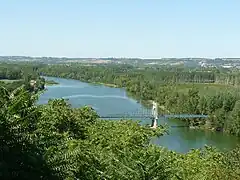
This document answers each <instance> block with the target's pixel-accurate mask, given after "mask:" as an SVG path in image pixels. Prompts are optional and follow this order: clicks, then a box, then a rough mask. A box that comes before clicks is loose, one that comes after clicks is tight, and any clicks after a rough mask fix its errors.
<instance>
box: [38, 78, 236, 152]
mask: <svg viewBox="0 0 240 180" xmlns="http://www.w3.org/2000/svg"><path fill="white" fill-rule="evenodd" d="M47 79H49V80H54V81H56V82H58V83H59V84H58V85H53V86H47V89H48V90H47V91H46V92H45V93H44V94H42V95H41V97H40V99H39V101H38V103H39V104H44V103H47V102H48V100H49V99H55V98H65V99H68V101H69V102H70V103H71V105H72V106H73V107H81V106H85V105H91V106H92V107H93V108H94V109H95V110H96V111H97V113H99V115H101V116H104V115H108V114H125V113H126V112H136V111H137V110H139V109H145V110H146V107H143V106H142V105H141V104H140V103H138V102H137V101H136V100H134V99H133V98H129V97H126V92H125V90H124V89H119V88H110V87H105V86H102V85H92V84H88V83H83V82H80V81H76V80H70V79H61V78H53V77H48V78H47ZM133 120H139V119H133ZM141 123H142V124H151V120H150V119H141ZM159 123H160V124H164V123H167V124H168V125H169V126H170V127H171V126H172V127H173V126H185V125H186V124H185V122H183V121H179V120H171V119H166V118H160V119H159ZM169 132H170V133H169V135H165V136H163V137H160V138H153V139H152V141H151V142H152V143H154V144H158V145H161V146H164V147H166V148H168V149H170V150H176V151H178V152H187V151H189V150H190V149H192V148H201V147H203V146H204V145H205V144H207V145H213V146H216V147H218V148H220V149H222V150H223V149H231V148H233V147H235V146H236V144H238V143H239V142H240V140H239V138H237V137H234V136H231V135H227V134H223V133H218V132H211V131H204V130H194V129H189V128H184V127H182V128H179V127H178V128H177V127H175V128H170V129H169Z"/></svg>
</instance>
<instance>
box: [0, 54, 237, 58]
mask: <svg viewBox="0 0 240 180" xmlns="http://www.w3.org/2000/svg"><path fill="white" fill-rule="evenodd" d="M0 57H28V58H59V59H60V58H66V59H78V58H79V59H240V56H239V57H217V56H216V57H214V58H213V57H191V56H189V57H187V56H186V57H159V58H157V57H155V58H150V57H148V58H147V57H70V56H68V57H67V56H28V55H0Z"/></svg>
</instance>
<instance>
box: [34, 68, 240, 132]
mask: <svg viewBox="0 0 240 180" xmlns="http://www.w3.org/2000/svg"><path fill="white" fill-rule="evenodd" d="M39 71H40V72H41V73H43V74H45V75H49V76H56V77H64V78H72V79H79V80H82V81H87V82H96V83H105V84H114V85H116V86H118V87H125V88H126V89H127V91H128V92H130V93H131V94H133V95H134V96H136V97H137V98H140V99H142V100H152V99H153V100H155V101H157V102H158V103H159V105H160V106H159V108H161V109H160V111H161V112H162V113H175V114H179V113H181V114H182V113H188V114H208V115H209V116H210V117H209V118H208V119H201V118H200V119H186V121H187V122H188V123H189V124H190V125H193V126H196V125H198V126H201V127H204V128H211V129H212V128H213V129H216V130H224V131H226V132H229V133H232V134H235V135H237V136H240V130H239V129H240V128H239V127H240V117H239V114H238V112H239V111H240V109H239V108H240V106H239V101H240V96H239V93H238V91H239V88H238V86H239V83H240V76H239V73H238V72H237V71H226V70H224V71H220V70H218V69H184V68H169V69H161V68H155V69H153V68H145V69H141V68H135V67H132V66H129V65H121V66H120V65H119V66H115V65H108V66H107V65H102V66H83V65H78V64H72V65H49V66H46V67H42V68H40V69H39Z"/></svg>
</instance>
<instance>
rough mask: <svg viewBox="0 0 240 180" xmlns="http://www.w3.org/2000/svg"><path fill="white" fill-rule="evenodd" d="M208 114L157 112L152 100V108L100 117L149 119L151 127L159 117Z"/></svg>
mask: <svg viewBox="0 0 240 180" xmlns="http://www.w3.org/2000/svg"><path fill="white" fill-rule="evenodd" d="M207 117H208V115H203V114H158V106H157V103H156V102H153V105H152V109H141V110H137V111H136V112H130V113H129V112H127V113H121V114H108V115H105V116H104V115H103V116H100V118H102V119H129V118H130V119H135V118H138V119H151V120H152V123H151V127H152V128H157V126H158V123H157V122H158V119H160V118H165V119H167V118H183V119H188V118H189V119H192V118H207Z"/></svg>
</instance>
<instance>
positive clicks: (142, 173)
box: [0, 65, 240, 180]
mask: <svg viewBox="0 0 240 180" xmlns="http://www.w3.org/2000/svg"><path fill="white" fill-rule="evenodd" d="M5 67H6V66H5ZM18 67H20V65H19V66H18ZM28 68H29V69H25V70H24V71H21V72H22V73H23V74H28V73H26V72H27V70H31V69H32V66H29V67H28ZM7 69H11V68H10V67H8V68H7ZM28 72H30V71H28ZM39 72H44V74H45V75H51V76H58V77H66V78H74V79H80V80H84V81H87V82H103V83H109V84H116V85H118V86H120V87H126V89H127V90H128V91H129V92H131V93H134V94H135V95H137V96H138V97H140V98H141V99H144V100H151V99H154V100H157V101H158V102H160V105H161V106H163V107H164V108H167V109H168V110H171V111H173V112H178V111H179V112H180V111H183V110H185V111H188V112H190V113H193V112H195V113H196V112H198V111H199V110H202V111H200V113H203V112H208V113H210V114H212V115H213V116H212V118H215V116H216V117H218V118H216V119H218V122H219V123H220V122H223V123H224V124H223V125H222V126H224V127H225V126H226V125H228V126H227V127H225V128H226V129H227V130H230V129H231V130H232V131H231V132H230V133H233V134H234V133H235V134H237V135H239V132H238V131H239V129H240V128H239V122H240V118H239V108H240V103H239V99H238V96H237V94H235V89H233V90H232V91H230V92H225V90H222V91H221V92H217V93H216V94H214V93H213V94H211V95H209V97H208V96H204V95H201V94H200V93H199V91H198V89H197V88H198V87H195V86H193V87H192V88H190V89H189V90H188V91H186V92H181V91H179V89H180V88H179V87H178V86H179V83H180V82H178V83H176V82H170V83H168V84H166V82H167V81H168V80H169V78H170V77H169V76H170V75H169V72H170V71H169V70H168V71H167V72H162V70H153V69H147V70H138V69H134V68H132V67H129V66H124V67H110V68H109V67H104V66H102V67H100V66H99V67H95V68H93V67H81V66H76V65H75V66H74V67H65V66H62V65H56V66H46V67H40V68H39V69H38V70H36V71H34V72H32V73H33V74H32V76H29V75H30V74H28V75H27V76H16V77H17V78H19V79H24V80H23V81H16V82H13V83H4V82H1V83H2V84H1V85H3V86H1V88H0V148H1V154H3V156H1V158H0V178H1V179H31V180H32V179H68V180H69V179H86V180H88V179H109V180H110V179H126V180H128V179H133V180H134V179H136V180H139V179H162V180H170V179H171V180H179V179H182V180H192V179H199V180H205V179H209V180H226V179H231V180H235V179H236V180H237V179H240V163H239V158H240V147H237V148H235V149H234V150H232V151H229V152H220V151H218V150H217V149H215V148H212V147H205V148H203V149H202V150H199V149H195V150H192V151H190V152H188V153H187V154H181V153H176V152H172V151H168V150H166V149H164V148H162V147H158V146H155V145H152V144H150V139H151V137H153V136H160V135H164V133H165V132H166V130H167V129H165V128H163V127H160V128H158V129H157V130H153V129H151V128H149V127H145V126H141V125H140V124H139V123H138V122H135V121H130V120H121V121H107V120H101V119H99V118H98V114H96V112H95V111H94V110H93V109H92V108H90V107H82V108H71V106H70V105H69V104H68V103H67V102H66V101H64V100H63V99H53V100H50V101H49V102H48V104H45V105H38V106H36V101H37V99H38V96H39V93H40V92H39V90H42V88H37V89H36V91H31V90H29V82H30V81H31V80H33V76H35V78H36V80H38V79H39V80H41V81H38V82H36V83H37V84H38V85H37V86H36V87H41V86H42V85H43V84H45V81H44V79H41V78H39V74H38V73H39ZM161 73H162V74H163V76H161ZM164 73H167V74H168V75H166V76H165V75H164ZM170 74H171V73H170ZM173 74H174V73H173ZM186 74H187V73H186ZM9 75H10V74H9ZM210 75H211V74H209V73H208V75H206V77H211V76H212V75H211V76H210ZM10 76H12V75H10ZM201 77H203V76H201ZM204 77H205V75H204ZM5 79H6V77H5ZM170 79H171V78H170ZM200 79H201V81H200V80H199V83H203V82H202V81H205V80H206V79H204V78H200ZM175 80H176V78H175ZM190 80H191V79H189V81H190ZM26 82H28V83H26ZM14 83H19V84H17V85H15V86H16V87H14V88H13V87H12V85H13V84H14ZM184 83H186V82H184ZM10 85H11V86H10ZM181 86H183V85H181ZM178 91H179V92H178ZM154 97H156V98H154ZM220 100H221V101H220ZM221 103H223V104H221ZM180 105H181V106H180ZM220 110H222V111H220ZM217 113H220V114H217ZM224 113H228V115H229V117H230V118H229V117H228V116H223V115H226V114H224ZM214 115H215V116H214ZM220 117H221V118H222V117H225V118H226V117H228V118H226V119H221V121H220V120H219V119H220ZM209 121H211V122H215V121H214V120H213V119H211V118H210V119H209ZM228 121H231V123H226V122H228ZM194 123H197V122H194ZM220 125H221V124H220ZM220 125H218V126H220ZM229 125H231V126H230V127H229Z"/></svg>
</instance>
